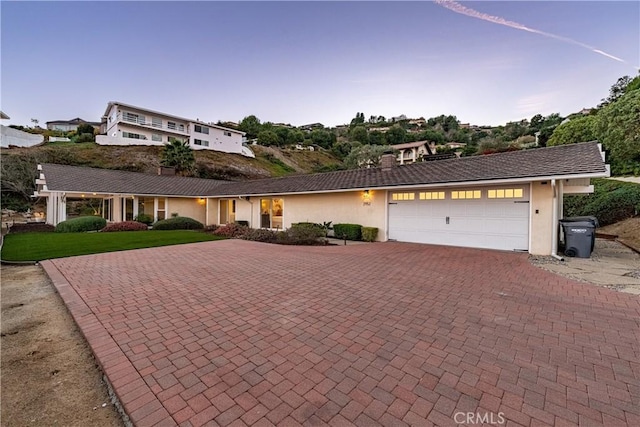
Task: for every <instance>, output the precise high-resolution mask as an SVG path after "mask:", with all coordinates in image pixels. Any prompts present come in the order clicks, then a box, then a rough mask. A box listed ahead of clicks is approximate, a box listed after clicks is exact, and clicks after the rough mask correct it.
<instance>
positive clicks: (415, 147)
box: [391, 141, 436, 165]
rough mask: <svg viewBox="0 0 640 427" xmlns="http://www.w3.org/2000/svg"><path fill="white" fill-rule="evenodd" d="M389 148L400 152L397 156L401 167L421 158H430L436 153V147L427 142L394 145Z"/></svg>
mask: <svg viewBox="0 0 640 427" xmlns="http://www.w3.org/2000/svg"><path fill="white" fill-rule="evenodd" d="M391 148H393V149H394V150H397V151H399V152H400V154H398V162H399V163H400V164H401V165H404V164H405V163H407V164H408V163H415V162H417V161H419V160H421V159H422V158H423V157H426V156H431V155H433V154H435V153H436V145H435V144H434V143H433V142H429V141H416V142H407V143H404V144H395V145H392V146H391Z"/></svg>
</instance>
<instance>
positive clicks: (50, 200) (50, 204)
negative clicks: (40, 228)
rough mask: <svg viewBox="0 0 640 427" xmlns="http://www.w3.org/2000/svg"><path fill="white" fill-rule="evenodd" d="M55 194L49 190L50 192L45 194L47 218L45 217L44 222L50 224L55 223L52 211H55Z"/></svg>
mask: <svg viewBox="0 0 640 427" xmlns="http://www.w3.org/2000/svg"><path fill="white" fill-rule="evenodd" d="M56 194H57V193H53V192H51V193H49V194H48V195H47V219H46V222H47V224H50V225H56V222H55V218H54V216H55V214H54V212H55V203H56Z"/></svg>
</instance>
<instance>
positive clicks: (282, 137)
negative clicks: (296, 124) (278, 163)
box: [258, 126, 295, 147]
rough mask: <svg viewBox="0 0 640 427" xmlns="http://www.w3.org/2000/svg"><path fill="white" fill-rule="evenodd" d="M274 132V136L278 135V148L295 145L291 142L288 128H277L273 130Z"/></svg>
mask: <svg viewBox="0 0 640 427" xmlns="http://www.w3.org/2000/svg"><path fill="white" fill-rule="evenodd" d="M274 132H275V133H276V135H278V140H279V141H278V146H279V147H284V146H285V145H292V144H295V142H292V139H291V130H290V129H289V128H286V127H281V126H278V127H276V128H275V129H274ZM258 142H260V137H258Z"/></svg>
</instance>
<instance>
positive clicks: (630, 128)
mask: <svg viewBox="0 0 640 427" xmlns="http://www.w3.org/2000/svg"><path fill="white" fill-rule="evenodd" d="M638 114H640V89H635V90H633V91H630V92H629V93H627V94H625V95H623V96H622V97H620V98H619V99H618V100H617V101H615V102H613V103H611V104H609V105H607V106H606V107H604V108H603V109H602V110H600V111H599V112H598V115H597V116H596V118H597V120H596V135H597V137H598V140H600V142H602V145H603V146H604V148H605V149H606V150H607V151H608V152H609V155H610V161H611V173H612V174H614V175H619V174H620V175H621V174H627V173H635V174H638V173H640V120H639V119H638Z"/></svg>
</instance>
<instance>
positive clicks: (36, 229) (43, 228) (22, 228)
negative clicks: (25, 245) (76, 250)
mask: <svg viewBox="0 0 640 427" xmlns="http://www.w3.org/2000/svg"><path fill="white" fill-rule="evenodd" d="M55 229H56V228H55V227H54V226H53V225H51V224H45V223H44V222H27V223H25V224H13V225H12V226H11V227H10V228H9V233H12V234H17V233H50V232H52V231H55Z"/></svg>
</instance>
